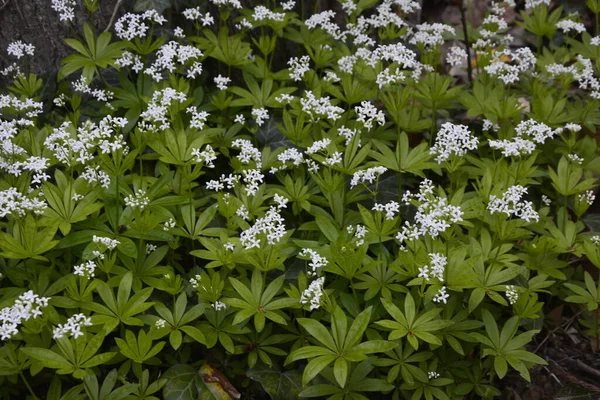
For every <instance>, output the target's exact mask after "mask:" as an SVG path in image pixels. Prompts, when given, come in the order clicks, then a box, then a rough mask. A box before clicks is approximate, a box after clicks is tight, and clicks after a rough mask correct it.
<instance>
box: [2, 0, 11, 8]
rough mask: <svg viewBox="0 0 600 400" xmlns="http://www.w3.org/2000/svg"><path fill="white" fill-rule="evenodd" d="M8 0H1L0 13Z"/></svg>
mask: <svg viewBox="0 0 600 400" xmlns="http://www.w3.org/2000/svg"><path fill="white" fill-rule="evenodd" d="M9 1H10V0H2V5H1V6H0V11H2V10H3V9H4V7H6V6H7V5H8V2H9Z"/></svg>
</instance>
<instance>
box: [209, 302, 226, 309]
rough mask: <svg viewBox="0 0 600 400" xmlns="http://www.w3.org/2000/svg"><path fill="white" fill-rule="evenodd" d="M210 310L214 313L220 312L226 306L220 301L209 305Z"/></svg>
mask: <svg viewBox="0 0 600 400" xmlns="http://www.w3.org/2000/svg"><path fill="white" fill-rule="evenodd" d="M210 306H211V307H212V308H214V309H215V311H221V310H224V309H226V308H227V304H225V303H223V302H221V301H218V300H217V301H216V302H214V303H213V304H211V305H210Z"/></svg>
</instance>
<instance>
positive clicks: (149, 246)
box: [146, 243, 158, 254]
mask: <svg viewBox="0 0 600 400" xmlns="http://www.w3.org/2000/svg"><path fill="white" fill-rule="evenodd" d="M157 248H158V247H157V246H156V245H154V244H151V243H146V254H150V253H152V252H154V251H156V249H157Z"/></svg>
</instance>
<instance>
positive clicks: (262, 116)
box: [252, 107, 269, 126]
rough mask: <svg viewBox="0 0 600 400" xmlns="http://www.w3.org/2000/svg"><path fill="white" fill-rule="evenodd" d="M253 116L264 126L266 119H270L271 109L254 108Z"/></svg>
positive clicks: (257, 122) (258, 123)
mask: <svg viewBox="0 0 600 400" xmlns="http://www.w3.org/2000/svg"><path fill="white" fill-rule="evenodd" d="M252 116H253V117H254V119H255V120H256V124H257V125H258V126H263V124H264V123H265V121H266V120H268V119H269V110H267V109H266V108H264V107H263V108H253V109H252Z"/></svg>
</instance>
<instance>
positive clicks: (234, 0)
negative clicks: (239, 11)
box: [210, 0, 242, 8]
mask: <svg viewBox="0 0 600 400" xmlns="http://www.w3.org/2000/svg"><path fill="white" fill-rule="evenodd" d="M210 1H211V3H213V4H214V5H217V6H220V7H223V6H225V7H233V8H242V3H240V1H239V0H210Z"/></svg>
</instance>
